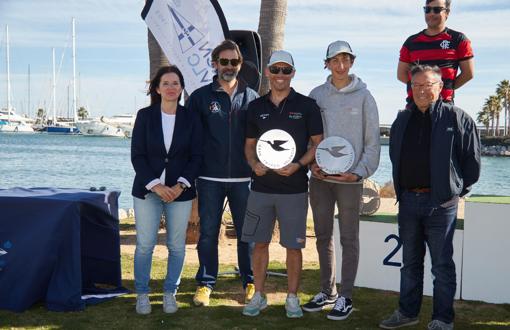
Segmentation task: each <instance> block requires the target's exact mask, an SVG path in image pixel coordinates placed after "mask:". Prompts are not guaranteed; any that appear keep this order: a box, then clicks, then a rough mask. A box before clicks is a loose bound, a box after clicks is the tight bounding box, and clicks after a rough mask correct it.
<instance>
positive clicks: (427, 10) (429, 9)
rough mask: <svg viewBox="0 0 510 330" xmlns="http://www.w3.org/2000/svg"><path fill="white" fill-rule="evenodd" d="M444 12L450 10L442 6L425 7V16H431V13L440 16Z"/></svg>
mask: <svg viewBox="0 0 510 330" xmlns="http://www.w3.org/2000/svg"><path fill="white" fill-rule="evenodd" d="M443 10H448V9H447V8H446V7H441V6H436V7H431V6H425V7H423V11H424V12H425V14H430V12H433V13H434V14H439V13H440V12H442V11H443Z"/></svg>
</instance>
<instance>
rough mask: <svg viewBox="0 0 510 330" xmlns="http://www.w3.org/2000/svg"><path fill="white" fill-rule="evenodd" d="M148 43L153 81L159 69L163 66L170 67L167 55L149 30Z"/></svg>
mask: <svg viewBox="0 0 510 330" xmlns="http://www.w3.org/2000/svg"><path fill="white" fill-rule="evenodd" d="M147 41H148V42H147V44H148V46H149V65H150V69H149V70H150V77H149V78H150V79H152V78H153V77H154V76H155V75H156V72H158V69H159V68H161V67H162V66H165V65H169V64H168V63H169V62H168V59H167V58H166V55H165V53H163V50H162V49H161V47H160V46H159V44H158V42H157V41H156V38H155V37H154V35H153V34H152V32H151V31H150V30H149V29H147Z"/></svg>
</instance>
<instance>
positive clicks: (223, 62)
mask: <svg viewBox="0 0 510 330" xmlns="http://www.w3.org/2000/svg"><path fill="white" fill-rule="evenodd" d="M218 63H220V64H221V65H223V66H227V65H228V64H229V63H230V65H232V66H238V65H239V64H241V60H240V59H238V58H233V59H228V58H220V59H218Z"/></svg>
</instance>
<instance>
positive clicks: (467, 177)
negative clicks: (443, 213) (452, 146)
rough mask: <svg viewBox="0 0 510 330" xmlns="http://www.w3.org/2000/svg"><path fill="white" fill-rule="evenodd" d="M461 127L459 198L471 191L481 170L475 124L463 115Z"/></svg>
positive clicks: (478, 140) (478, 136)
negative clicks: (461, 183)
mask: <svg viewBox="0 0 510 330" xmlns="http://www.w3.org/2000/svg"><path fill="white" fill-rule="evenodd" d="M462 127H463V131H464V132H463V135H462V156H461V158H460V161H461V164H460V166H461V170H462V179H463V182H464V184H463V187H462V192H461V193H460V196H461V197H462V196H464V195H466V194H467V193H468V192H469V191H470V190H471V186H472V185H473V184H475V183H476V182H477V181H478V179H479V178H480V168H481V160H480V154H481V150H480V145H481V143H480V135H479V134H478V130H477V128H476V124H475V122H474V121H473V119H471V117H469V116H468V115H466V114H464V116H463V118H462Z"/></svg>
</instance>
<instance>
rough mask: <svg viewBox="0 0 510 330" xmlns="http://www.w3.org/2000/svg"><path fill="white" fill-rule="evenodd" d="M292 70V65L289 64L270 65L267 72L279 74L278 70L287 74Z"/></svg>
mask: <svg viewBox="0 0 510 330" xmlns="http://www.w3.org/2000/svg"><path fill="white" fill-rule="evenodd" d="M292 71H293V69H292V67H290V66H270V67H269V72H271V73H272V74H279V73H280V72H281V73H283V74H284V75H289V74H291V73H292Z"/></svg>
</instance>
